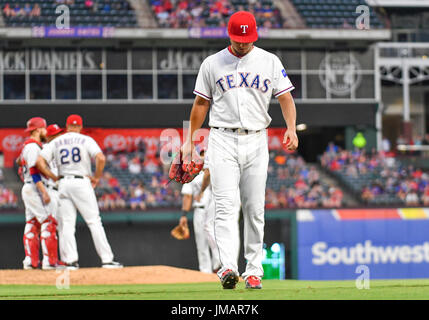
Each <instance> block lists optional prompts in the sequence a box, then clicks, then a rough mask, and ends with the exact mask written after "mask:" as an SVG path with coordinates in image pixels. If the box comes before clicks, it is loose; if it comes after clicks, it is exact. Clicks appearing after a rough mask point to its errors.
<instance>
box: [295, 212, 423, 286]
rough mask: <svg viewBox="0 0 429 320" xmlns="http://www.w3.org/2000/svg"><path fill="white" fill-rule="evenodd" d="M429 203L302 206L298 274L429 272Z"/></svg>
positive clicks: (312, 276) (345, 276) (338, 277)
mask: <svg viewBox="0 0 429 320" xmlns="http://www.w3.org/2000/svg"><path fill="white" fill-rule="evenodd" d="M428 231H429V209H423V208H407V209H347V210H298V211H297V232H298V237H297V245H298V279H302V280H345V279H350V280H354V279H356V278H357V276H358V274H357V273H356V269H357V267H358V266H362V265H364V266H367V267H368V268H369V271H370V278H371V279H401V278H402V279H405V278H428V277H429V232H428Z"/></svg>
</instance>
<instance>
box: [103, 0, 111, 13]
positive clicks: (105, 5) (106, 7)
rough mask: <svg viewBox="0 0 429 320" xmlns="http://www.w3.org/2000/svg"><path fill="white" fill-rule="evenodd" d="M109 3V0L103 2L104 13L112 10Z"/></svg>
mask: <svg viewBox="0 0 429 320" xmlns="http://www.w3.org/2000/svg"><path fill="white" fill-rule="evenodd" d="M109 2H110V0H104V6H103V11H104V12H105V13H109V12H110V11H111V10H112V7H111V5H110V3H109Z"/></svg>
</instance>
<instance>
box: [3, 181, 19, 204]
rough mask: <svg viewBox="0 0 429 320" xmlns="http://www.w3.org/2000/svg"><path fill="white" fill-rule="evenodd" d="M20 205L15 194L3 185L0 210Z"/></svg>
mask: <svg viewBox="0 0 429 320" xmlns="http://www.w3.org/2000/svg"><path fill="white" fill-rule="evenodd" d="M17 205H18V197H17V196H16V195H15V193H14V192H13V191H12V190H11V189H8V188H6V187H4V186H2V185H0V208H7V209H11V208H16V207H17Z"/></svg>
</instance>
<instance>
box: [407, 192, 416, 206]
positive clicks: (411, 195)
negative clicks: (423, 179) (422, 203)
mask: <svg viewBox="0 0 429 320" xmlns="http://www.w3.org/2000/svg"><path fill="white" fill-rule="evenodd" d="M405 204H406V205H407V206H418V205H419V196H418V195H417V192H416V191H415V190H411V191H410V192H408V194H407V196H406V197H405Z"/></svg>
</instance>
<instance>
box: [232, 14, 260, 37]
mask: <svg viewBox="0 0 429 320" xmlns="http://www.w3.org/2000/svg"><path fill="white" fill-rule="evenodd" d="M228 35H229V37H230V38H231V39H232V40H234V41H236V42H241V43H250V42H255V41H256V40H258V30H257V27H256V20H255V17H254V16H253V14H251V13H250V12H248V11H238V12H236V13H234V14H233V15H232V16H231V17H230V18H229V21H228Z"/></svg>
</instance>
